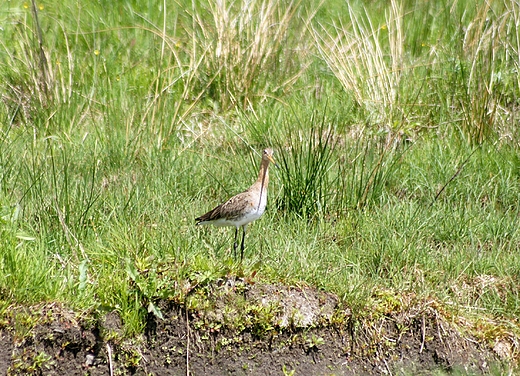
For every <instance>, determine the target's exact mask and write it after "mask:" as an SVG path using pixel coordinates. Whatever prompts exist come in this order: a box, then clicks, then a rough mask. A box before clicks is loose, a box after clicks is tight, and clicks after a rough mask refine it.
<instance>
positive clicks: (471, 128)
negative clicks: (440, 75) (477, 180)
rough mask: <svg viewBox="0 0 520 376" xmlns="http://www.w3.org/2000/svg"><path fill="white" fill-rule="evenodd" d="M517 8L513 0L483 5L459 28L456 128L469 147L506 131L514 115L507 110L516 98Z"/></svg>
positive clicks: (517, 60) (512, 109) (517, 87)
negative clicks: (458, 114) (461, 30)
mask: <svg viewBox="0 0 520 376" xmlns="http://www.w3.org/2000/svg"><path fill="white" fill-rule="evenodd" d="M519 7H520V6H519V4H518V2H515V1H513V2H507V1H505V2H504V3H498V4H492V3H490V2H484V3H483V4H480V5H478V6H477V8H476V15H475V17H474V19H472V20H471V21H470V22H469V24H468V25H467V27H466V28H465V29H464V35H463V37H464V38H463V45H462V48H463V57H464V62H465V63H463V64H461V67H460V74H461V76H462V77H461V78H462V80H461V81H462V86H463V91H462V98H460V107H461V110H462V111H461V112H462V115H463V118H462V121H461V128H462V132H463V135H464V136H465V137H466V138H467V140H468V141H469V142H471V143H477V144H480V143H482V142H483V141H484V140H485V139H486V138H489V137H491V136H495V135H498V136H504V135H505V136H507V134H508V133H510V132H511V129H510V128H509V127H508V126H507V124H508V123H509V122H510V120H511V117H512V116H514V107H511V106H512V105H513V103H514V102H517V100H518V99H517V98H518V95H519V94H520V91H519V89H520V87H519V85H518V78H517V77H518V69H519V68H520V64H519V63H520V60H519V59H520V58H519V55H518V31H517V29H518V26H519V24H520V18H519V11H520V8H519ZM515 77H516V78H515ZM513 106H516V105H513ZM509 137H510V136H509Z"/></svg>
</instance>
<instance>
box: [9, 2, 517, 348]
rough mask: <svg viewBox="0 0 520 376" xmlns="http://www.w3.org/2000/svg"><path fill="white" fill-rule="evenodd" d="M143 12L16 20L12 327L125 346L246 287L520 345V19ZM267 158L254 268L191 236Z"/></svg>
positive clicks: (212, 236)
mask: <svg viewBox="0 0 520 376" xmlns="http://www.w3.org/2000/svg"><path fill="white" fill-rule="evenodd" d="M142 3H143V2H138V1H132V0H129V1H123V2H121V3H120V6H118V7H113V6H112V5H111V4H109V3H106V4H105V2H76V1H64V2H62V3H61V4H60V5H58V4H55V3H53V2H50V1H37V2H35V3H32V2H30V1H27V2H22V1H4V2H2V4H1V5H0V35H1V37H0V75H1V80H0V82H1V92H0V93H1V101H0V119H1V123H0V292H1V294H0V296H1V298H0V312H3V314H5V312H6V311H7V310H8V308H9V307H10V306H12V305H13V304H15V305H18V304H36V303H40V302H46V301H59V302H63V303H65V304H66V305H67V306H69V307H72V308H74V309H76V310H78V311H88V312H90V313H92V314H93V315H94V316H95V315H97V314H101V313H103V312H108V311H111V310H117V311H118V312H119V313H120V314H121V317H122V318H123V321H124V324H125V328H126V332H127V334H128V335H132V334H135V333H139V332H141V331H142V330H143V327H144V323H145V322H144V319H145V317H146V313H147V311H152V312H155V313H156V314H157V315H160V314H161V313H160V311H158V308H157V306H156V302H157V301H158V300H159V299H163V298H164V299H176V300H178V301H179V302H181V303H182V302H184V301H185V297H186V294H187V291H186V290H185V289H183V287H182V286H184V285H185V281H187V280H188V281H191V283H192V285H193V284H199V285H203V284H206V283H210V282H212V281H215V280H217V279H218V278H221V277H223V276H228V275H239V276H246V277H251V276H254V278H255V279H256V280H262V281H267V282H279V281H281V282H283V283H286V284H291V285H312V286H316V287H318V288H320V289H324V290H327V291H331V292H334V293H336V294H337V295H338V296H339V297H340V299H341V301H342V303H343V304H344V305H345V306H348V307H353V312H354V313H355V315H357V316H359V317H360V318H363V317H364V316H368V315H371V314H372V313H373V312H376V311H377V312H382V311H383V310H384V309H396V310H398V309H400V307H401V306H402V304H405V303H404V302H405V301H408V300H410V299H411V300H414V301H424V302H435V304H437V305H438V307H443V308H442V309H443V310H444V311H446V312H449V314H450V315H454V316H462V317H465V318H466V319H467V320H469V321H470V322H472V323H479V322H480V323H481V327H482V328H483V330H482V335H483V336H487V337H489V339H490V340H491V341H492V340H494V339H497V338H499V337H508V338H517V339H518V338H519V336H520V327H519V325H518V318H519V315H520V287H519V286H520V280H519V276H520V230H519V218H520V216H519V215H520V214H519V213H520V206H519V202H520V143H519V141H518V140H520V138H519V137H520V126H519V125H520V118H519V114H520V113H519V112H517V111H518V109H519V106H520V102H519V100H520V78H519V77H520V76H519V74H518V71H519V69H520V57H519V56H520V54H519V53H520V35H519V31H518V30H519V28H518V24H519V23H520V3H519V2H518V1H517V0H515V1H506V0H500V1H496V2H492V4H490V3H491V2H484V1H479V2H477V4H474V2H472V1H465V0H464V1H458V2H455V3H454V5H453V2H451V1H438V2H431V1H419V0H416V1H411V0H409V1H407V0H405V1H402V2H398V1H397V0H396V1H392V2H390V3H388V2H372V3H370V6H369V7H368V6H367V8H365V7H363V2H361V1H357V2H356V1H354V2H350V5H349V4H347V2H346V1H342V0H335V1H328V2H327V3H326V4H320V3H319V2H317V1H314V2H313V1H303V2H292V1H288V2H277V1H274V0H273V1H271V0H268V1H260V0H251V1H250V2H249V3H248V4H249V5H248V6H245V5H243V4H244V3H243V2H240V1H239V2H228V3H225V2H210V3H206V2H204V1H199V0H195V1H184V0H181V1H178V2H161V1H153V0H152V1H149V2H148V4H147V5H143V4H144V3H143V4H142ZM266 146H272V147H273V148H274V149H275V159H277V161H278V165H279V168H278V169H272V170H271V184H270V187H269V190H270V198H269V204H268V209H267V211H266V214H265V215H264V217H263V218H261V219H260V220H258V221H257V222H255V223H254V224H253V225H252V226H250V229H249V233H248V237H247V241H246V250H245V257H244V261H243V263H240V262H238V261H236V260H234V259H233V254H232V243H233V231H232V230H231V229H229V228H227V229H216V228H211V227H208V228H198V227H195V226H194V218H195V217H196V216H198V215H200V214H203V213H204V212H206V211H207V210H209V209H211V208H212V207H214V205H216V204H218V203H220V202H221V201H222V200H224V199H227V198H228V197H230V196H231V195H233V194H235V193H238V192H240V191H241V190H243V189H245V188H246V187H248V186H249V185H250V184H251V183H252V182H253V180H254V178H255V177H256V174H257V168H258V165H259V161H260V154H259V152H261V150H262V149H263V148H264V147H266ZM381 307H384V308H381ZM515 343H517V344H518V342H515ZM510 355H511V356H513V357H517V356H518V348H517V347H516V346H513V347H512V353H511V354H510Z"/></svg>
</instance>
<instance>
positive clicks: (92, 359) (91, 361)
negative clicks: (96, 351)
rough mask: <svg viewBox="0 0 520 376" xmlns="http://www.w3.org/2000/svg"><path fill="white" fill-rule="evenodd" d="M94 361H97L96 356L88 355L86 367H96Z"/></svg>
mask: <svg viewBox="0 0 520 376" xmlns="http://www.w3.org/2000/svg"><path fill="white" fill-rule="evenodd" d="M94 360H96V357H95V356H94V355H92V354H87V356H86V360H85V365H86V366H87V367H90V366H93V365H94Z"/></svg>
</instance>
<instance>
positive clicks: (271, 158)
mask: <svg viewBox="0 0 520 376" xmlns="http://www.w3.org/2000/svg"><path fill="white" fill-rule="evenodd" d="M267 158H268V159H269V162H271V163H272V164H274V167H276V168H278V165H277V164H276V161H275V160H274V158H273V157H271V156H270V155H268V156H267Z"/></svg>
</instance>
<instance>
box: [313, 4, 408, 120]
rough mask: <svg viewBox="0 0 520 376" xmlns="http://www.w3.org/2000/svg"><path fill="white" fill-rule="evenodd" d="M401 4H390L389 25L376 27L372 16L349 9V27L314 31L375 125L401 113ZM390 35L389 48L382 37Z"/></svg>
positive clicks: (328, 59)
mask: <svg viewBox="0 0 520 376" xmlns="http://www.w3.org/2000/svg"><path fill="white" fill-rule="evenodd" d="M402 14H403V10H402V5H398V3H397V2H396V1H392V2H391V8H390V11H389V13H388V15H387V18H386V24H385V25H382V26H381V27H376V26H375V25H374V24H373V23H372V21H371V19H370V16H369V15H368V14H367V13H366V12H365V15H358V14H357V13H356V12H355V11H354V10H353V9H352V8H351V7H349V15H350V19H351V23H350V25H348V27H347V26H345V25H339V26H338V25H334V28H333V31H332V32H331V31H328V30H327V29H326V27H325V26H323V25H320V26H319V27H315V28H313V30H312V31H313V36H314V41H315V43H316V45H317V47H318V50H319V52H320V54H321V56H322V57H323V59H324V60H325V62H326V63H327V65H328V66H329V69H330V70H331V71H332V72H333V73H334V75H335V76H336V78H337V79H338V80H339V82H340V83H341V85H342V86H343V88H344V89H345V90H346V91H348V92H351V93H352V95H353V97H354V99H355V100H356V102H357V103H358V105H360V106H361V107H368V109H369V110H371V111H370V112H373V113H374V114H375V116H376V118H375V119H374V120H375V121H376V122H383V123H386V124H388V123H390V120H391V119H392V116H394V115H396V114H397V113H399V112H400V107H399V103H398V97H399V87H400V84H401V71H402V70H403V41H404V37H403V33H404V31H403V25H402V17H403V15H402ZM382 33H387V34H388V35H387V37H388V46H386V45H385V44H384V43H383V42H382V40H383V39H384V38H383V36H382V35H381V34H382Z"/></svg>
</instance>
